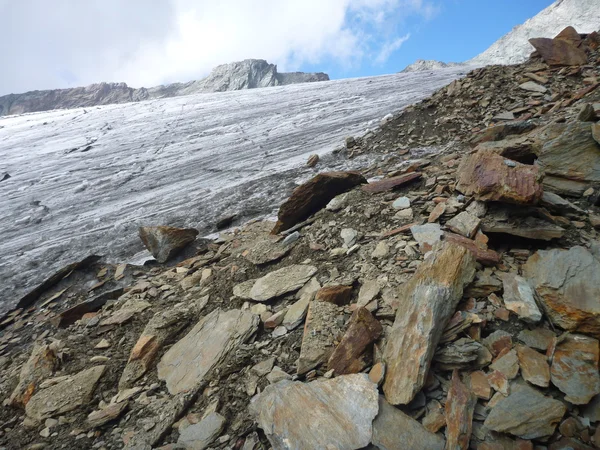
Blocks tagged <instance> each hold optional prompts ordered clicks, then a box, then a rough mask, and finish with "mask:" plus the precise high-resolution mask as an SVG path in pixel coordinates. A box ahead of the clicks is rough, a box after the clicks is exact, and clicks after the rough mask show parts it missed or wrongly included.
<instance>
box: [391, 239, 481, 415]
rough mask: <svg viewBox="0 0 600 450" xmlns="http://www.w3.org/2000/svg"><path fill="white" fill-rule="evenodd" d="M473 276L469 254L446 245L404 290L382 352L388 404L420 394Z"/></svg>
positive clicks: (472, 258)
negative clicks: (439, 343)
mask: <svg viewBox="0 0 600 450" xmlns="http://www.w3.org/2000/svg"><path fill="white" fill-rule="evenodd" d="M474 275H475V258H474V257H473V256H472V255H471V253H470V252H469V251H468V250H466V249H465V248H463V247H460V246H458V245H456V244H451V243H447V242H446V243H442V244H441V245H440V246H439V247H437V248H436V249H435V251H433V252H432V253H431V254H430V255H429V256H428V257H427V258H425V260H424V261H423V262H422V263H421V265H420V266H419V268H418V269H417V271H416V272H415V274H414V276H413V278H412V279H411V280H410V281H409V282H408V283H407V284H405V285H404V286H402V290H401V292H400V299H399V300H400V301H399V308H398V310H397V313H396V320H395V321H394V325H393V327H392V330H391V332H390V334H389V336H388V342H387V345H386V348H385V352H384V359H385V361H386V364H387V374H386V378H385V382H384V385H383V389H384V392H385V396H386V400H387V401H388V402H390V403H392V404H395V405H398V404H407V403H410V401H411V400H412V399H413V397H414V396H415V394H416V393H417V392H419V391H420V390H421V388H422V387H423V384H424V383H425V379H426V377H427V373H428V371H429V366H430V364H431V360H432V358H433V354H434V352H435V349H436V346H437V344H438V342H439V340H440V337H441V335H442V333H443V332H444V329H445V327H446V324H447V323H448V320H449V319H450V317H451V316H452V314H454V310H455V309H456V305H457V304H458V302H459V301H460V299H461V298H462V294H463V289H464V287H465V286H466V285H467V284H469V283H470V282H471V281H472V280H473V277H474Z"/></svg>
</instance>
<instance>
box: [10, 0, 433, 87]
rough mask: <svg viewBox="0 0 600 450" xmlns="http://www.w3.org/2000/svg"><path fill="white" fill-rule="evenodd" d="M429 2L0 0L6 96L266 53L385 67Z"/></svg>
mask: <svg viewBox="0 0 600 450" xmlns="http://www.w3.org/2000/svg"><path fill="white" fill-rule="evenodd" d="M435 13H436V5H435V2H433V1H428V0H326V1H323V0H218V1H215V0H161V1H157V2H148V1H147V0H127V1H122V0H85V1H81V2H79V1H72V0H53V1H52V2H48V1H47V0H19V1H12V0H0V27H1V29H2V30H3V35H4V36H10V39H3V40H2V41H0V52H1V54H2V55H3V60H4V62H5V64H3V70H2V71H1V72H0V95H1V94H4V93H7V92H22V91H24V90H30V89H48V88H58V87H68V86H73V85H86V84H90V83H93V82H98V81H125V82H127V83H128V84H130V85H132V86H136V87H138V86H152V85H156V84H162V83H166V82H173V81H187V80H190V79H196V78H199V77H201V76H204V75H206V74H207V73H208V72H209V71H210V69H211V68H212V67H214V66H216V65H218V64H222V63H225V62H230V61H236V60H240V59H246V58H263V59H267V60H268V61H269V62H273V63H277V64H278V66H279V68H280V70H297V69H298V68H299V67H300V66H301V65H303V64H307V63H309V64H314V65H328V66H331V65H339V66H345V67H358V66H360V65H361V64H372V63H378V64H380V63H382V62H385V60H386V59H387V58H388V57H389V56H390V55H391V54H392V53H393V52H394V51H395V50H397V49H398V48H399V47H400V46H401V44H402V43H403V42H404V41H405V40H406V39H407V38H408V35H407V34H406V27H405V26H404V25H405V20H406V18H407V17H409V16H414V17H417V18H419V19H420V20H427V19H429V18H430V17H431V16H432V15H433V14H435Z"/></svg>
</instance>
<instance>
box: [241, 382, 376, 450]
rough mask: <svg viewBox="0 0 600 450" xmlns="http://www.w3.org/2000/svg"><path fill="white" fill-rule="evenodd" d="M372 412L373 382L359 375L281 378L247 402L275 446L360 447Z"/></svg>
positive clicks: (284, 449) (296, 449)
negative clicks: (302, 379)
mask: <svg viewBox="0 0 600 450" xmlns="http://www.w3.org/2000/svg"><path fill="white" fill-rule="evenodd" d="M378 410H379V406H378V393H377V386H376V385H375V384H373V383H371V382H370V381H369V379H368V377H367V376H366V375H364V374H354V375H343V376H341V377H337V378H334V379H332V380H326V381H313V382H312V383H301V382H292V381H287V380H286V381H281V382H279V383H277V384H273V385H270V386H267V387H266V388H265V390H264V391H263V392H262V393H260V394H259V395H257V396H256V397H254V398H253V399H252V402H251V403H250V412H251V414H253V416H254V418H255V420H256V422H257V423H258V426H259V427H260V428H262V429H263V431H264V432H265V434H266V436H267V438H268V439H269V442H270V443H271V445H272V446H273V448H274V449H275V450H305V449H316V448H322V449H326V448H336V449H338V450H353V449H357V448H362V447H366V446H367V445H369V443H370V442H371V436H372V422H373V419H374V418H375V416H376V415H377V412H378ZM309 412H310V413H309ZM315 417H318V418H319V421H318V426H315V425H316V424H315Z"/></svg>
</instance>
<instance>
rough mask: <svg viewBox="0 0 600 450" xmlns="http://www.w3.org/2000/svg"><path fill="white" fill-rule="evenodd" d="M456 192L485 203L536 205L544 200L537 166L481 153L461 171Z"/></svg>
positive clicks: (474, 156) (473, 156)
mask: <svg viewBox="0 0 600 450" xmlns="http://www.w3.org/2000/svg"><path fill="white" fill-rule="evenodd" d="M459 174H460V175H459V180H458V184H457V186H456V188H457V189H458V190H459V191H460V192H462V193H463V194H465V195H472V196H474V197H475V198H476V199H478V200H482V201H501V202H507V203H516V204H535V203H537V202H538V200H539V199H540V198H541V197H542V186H541V184H540V179H541V174H540V172H539V169H538V168H537V167H536V166H529V165H526V164H521V163H518V162H516V161H511V160H508V159H506V158H503V157H502V156H500V155H496V154H493V153H488V152H484V151H479V152H477V153H475V154H473V155H471V156H469V157H468V158H466V159H465V160H464V161H463V163H462V164H461V166H460V168H459Z"/></svg>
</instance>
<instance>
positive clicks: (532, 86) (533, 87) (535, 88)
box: [519, 81, 548, 94]
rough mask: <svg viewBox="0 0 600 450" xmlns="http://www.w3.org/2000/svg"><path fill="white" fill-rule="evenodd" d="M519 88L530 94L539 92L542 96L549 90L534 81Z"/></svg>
mask: <svg viewBox="0 0 600 450" xmlns="http://www.w3.org/2000/svg"><path fill="white" fill-rule="evenodd" d="M519 87H520V88H521V89H523V90H525V91H529V92H539V93H541V94H543V93H545V92H546V91H547V90H548V89H547V88H545V87H544V86H542V85H541V84H537V83H536V82H534V81H526V82H525V83H523V84H520V85H519Z"/></svg>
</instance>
